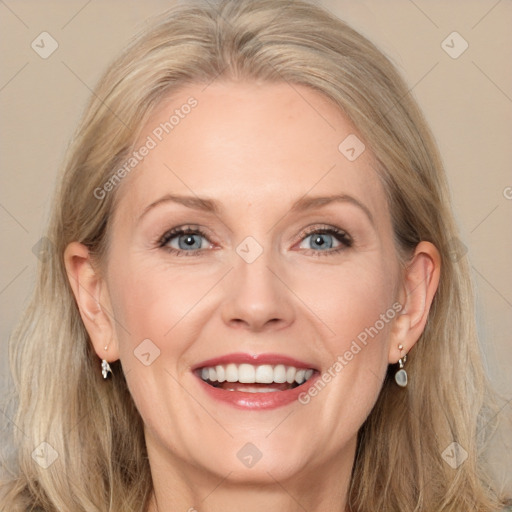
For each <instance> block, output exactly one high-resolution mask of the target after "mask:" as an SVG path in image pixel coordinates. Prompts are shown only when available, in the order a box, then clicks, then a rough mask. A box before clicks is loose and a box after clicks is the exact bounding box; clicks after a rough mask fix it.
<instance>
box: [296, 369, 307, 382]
mask: <svg viewBox="0 0 512 512" xmlns="http://www.w3.org/2000/svg"><path fill="white" fill-rule="evenodd" d="M305 375H306V370H299V371H298V372H297V373H296V374H295V382H296V383H297V384H300V383H301V382H304V377H305Z"/></svg>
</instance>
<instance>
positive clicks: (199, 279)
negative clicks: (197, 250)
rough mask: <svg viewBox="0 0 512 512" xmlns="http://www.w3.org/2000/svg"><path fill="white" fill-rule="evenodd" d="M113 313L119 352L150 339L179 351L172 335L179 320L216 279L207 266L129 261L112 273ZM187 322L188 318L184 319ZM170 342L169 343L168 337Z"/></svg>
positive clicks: (177, 328)
mask: <svg viewBox="0 0 512 512" xmlns="http://www.w3.org/2000/svg"><path fill="white" fill-rule="evenodd" d="M111 278H112V279H111V282H112V290H111V291H110V293H111V296H112V297H113V313H114V316H115V318H116V320H118V325H117V326H116V327H117V329H116V331H117V334H118V338H119V341H120V349H121V352H125V353H126V352H127V351H128V350H132V351H133V350H134V349H135V348H136V346H137V345H138V344H139V343H141V342H142V341H143V340H145V339H150V340H152V341H153V343H155V345H157V346H158V348H159V349H160V350H161V351H162V355H164V354H163V352H164V348H165V352H167V351H168V349H169V347H170V346H172V350H173V351H175V352H179V350H180V346H179V339H176V337H174V336H173V334H174V333H175V332H176V331H179V330H180V329H181V328H182V324H181V321H182V320H183V319H184V318H185V317H186V316H188V315H189V314H190V313H191V312H193V309H194V306H195V305H196V304H197V303H198V301H199V300H200V299H201V297H203V296H204V295H205V294H206V293H207V292H208V290H209V289H210V288H211V287H212V284H213V283H215V279H216V278H215V276H214V275H212V272H211V270H209V269H207V268H204V267H203V268H199V267H198V268H196V269H191V270H183V269H181V270H180V269H177V268H176V269H169V268H166V267H165V265H160V264H158V263H157V264H153V265H146V264H144V262H140V261H134V262H133V263H132V264H130V262H129V261H127V262H126V264H125V265H124V266H123V268H119V269H118V270H115V271H114V272H113V273H112V275H111ZM187 324H188V322H187ZM170 339H172V340H173V343H172V344H170V343H169V340H170Z"/></svg>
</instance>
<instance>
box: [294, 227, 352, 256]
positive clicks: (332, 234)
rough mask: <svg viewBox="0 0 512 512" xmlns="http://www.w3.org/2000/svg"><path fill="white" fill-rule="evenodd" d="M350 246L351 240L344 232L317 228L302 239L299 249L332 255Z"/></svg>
mask: <svg viewBox="0 0 512 512" xmlns="http://www.w3.org/2000/svg"><path fill="white" fill-rule="evenodd" d="M351 245H352V239H351V238H350V237H349V236H348V235H347V234H346V233H345V232H343V231H338V230H336V229H333V228H329V229H318V228H317V229H316V230H314V231H311V232H310V234H308V235H307V236H306V237H304V238H303V239H302V241H301V243H300V245H299V248H300V249H312V250H314V251H317V252H331V253H332V252H338V251H340V250H343V249H344V248H347V247H350V246H351Z"/></svg>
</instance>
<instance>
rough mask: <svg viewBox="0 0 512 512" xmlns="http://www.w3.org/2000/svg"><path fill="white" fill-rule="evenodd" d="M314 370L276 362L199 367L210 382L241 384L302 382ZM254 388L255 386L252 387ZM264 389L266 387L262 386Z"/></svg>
mask: <svg viewBox="0 0 512 512" xmlns="http://www.w3.org/2000/svg"><path fill="white" fill-rule="evenodd" d="M313 373H314V370H313V369H311V368H309V369H305V368H295V367H294V366H285V365H284V364H278V365H276V366H272V365H270V364H261V365H257V366H255V365H252V364H246V363H243V364H240V365H236V364H234V363H229V364H227V365H223V364H219V365H217V366H208V367H205V368H202V369H201V378H202V379H203V380H207V381H210V382H240V383H243V384H253V383H257V384H272V383H273V382H275V383H276V384H283V383H285V382H287V383H288V384H293V383H297V384H303V383H304V382H305V381H307V380H309V379H310V378H311V377H312V375H313ZM253 389H256V388H253ZM262 389H266V390H267V391H268V389H267V388H262Z"/></svg>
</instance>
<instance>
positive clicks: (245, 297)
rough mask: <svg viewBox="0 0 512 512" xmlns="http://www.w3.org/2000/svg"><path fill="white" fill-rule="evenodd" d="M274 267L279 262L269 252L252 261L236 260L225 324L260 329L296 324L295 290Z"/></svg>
mask: <svg viewBox="0 0 512 512" xmlns="http://www.w3.org/2000/svg"><path fill="white" fill-rule="evenodd" d="M274 263H275V262H274ZM272 267H276V265H275V264H273V262H272V261H271V257H270V254H268V253H266V251H264V252H263V254H261V256H259V258H257V259H256V261H253V262H252V263H247V262H246V261H244V260H243V259H241V258H239V259H238V260H237V261H236V263H235V268H234V269H233V270H232V271H231V272H230V276H229V278H228V279H229V283H228V290H227V297H226V299H225V300H224V301H223V303H222V306H221V308H222V311H221V315H222V319H223V321H224V323H225V324H226V325H228V326H229V327H234V328H240V329H247V330H250V331H254V332H260V331H264V330H268V329H282V328H284V327H287V326H289V325H290V324H292V323H293V321H294V319H295V309H294V306H293V302H292V300H293V293H292V291H291V290H290V289H289V288H288V287H287V286H286V284H285V280H284V279H283V278H282V277H281V276H280V275H279V274H280V273H279V272H276V270H274V269H273V268H272Z"/></svg>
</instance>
